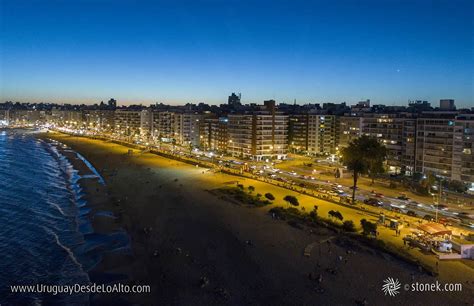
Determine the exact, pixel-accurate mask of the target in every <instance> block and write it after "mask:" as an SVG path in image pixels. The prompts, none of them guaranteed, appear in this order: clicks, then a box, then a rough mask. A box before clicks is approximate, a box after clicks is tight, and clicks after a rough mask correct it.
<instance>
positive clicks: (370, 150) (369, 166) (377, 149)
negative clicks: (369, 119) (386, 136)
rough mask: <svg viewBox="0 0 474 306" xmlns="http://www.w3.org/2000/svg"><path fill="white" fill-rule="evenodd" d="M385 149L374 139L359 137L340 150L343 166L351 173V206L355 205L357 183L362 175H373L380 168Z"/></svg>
mask: <svg viewBox="0 0 474 306" xmlns="http://www.w3.org/2000/svg"><path fill="white" fill-rule="evenodd" d="M386 154H387V152H386V149H385V147H384V146H383V145H382V144H380V143H379V142H378V141H377V139H376V138H373V137H368V136H361V137H359V138H357V139H355V140H353V141H351V143H350V144H349V146H348V147H346V148H344V149H343V150H342V161H343V164H344V165H345V166H346V167H347V169H349V170H350V171H352V177H353V182H354V183H353V186H352V204H355V195H356V189H357V181H358V179H359V177H360V176H361V175H362V174H367V173H369V171H371V170H372V172H371V173H373V174H374V175H375V173H377V172H378V171H380V169H381V168H383V162H384V160H385V157H386Z"/></svg>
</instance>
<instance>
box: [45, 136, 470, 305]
mask: <svg viewBox="0 0 474 306" xmlns="http://www.w3.org/2000/svg"><path fill="white" fill-rule="evenodd" d="M47 137H51V138H54V139H57V140H58V141H60V142H63V143H66V144H68V145H69V146H71V147H72V148H73V149H74V150H76V151H77V152H80V153H81V154H82V155H83V156H84V157H85V158H87V159H88V160H89V161H90V162H91V163H92V165H94V166H95V168H96V169H97V170H98V171H99V172H100V173H101V175H102V176H103V177H104V179H105V182H106V186H105V187H103V189H101V188H99V189H97V188H98V187H97V186H95V185H94V183H93V181H92V180H87V181H85V184H84V185H85V189H86V191H87V193H88V194H89V196H88V200H89V201H90V202H91V203H92V204H91V205H92V207H94V209H97V210H105V211H112V212H113V213H114V214H115V215H116V216H117V219H111V218H98V219H94V220H92V221H93V226H94V229H95V230H96V231H99V232H104V233H105V232H110V231H113V230H114V229H117V228H123V229H125V230H126V231H127V232H128V233H129V235H130V239H131V248H132V253H131V254H124V253H110V254H107V255H106V256H105V257H104V259H103V261H102V262H101V263H100V264H99V265H98V266H97V267H96V268H95V269H94V270H93V271H91V273H90V275H91V279H93V280H94V277H97V278H100V275H103V274H104V273H111V274H116V275H127V276H128V279H129V281H128V282H129V283H131V284H146V285H151V287H152V292H151V293H150V294H124V295H121V296H118V295H105V294H104V295H99V296H94V297H92V302H93V303H95V304H104V303H110V302H112V301H114V302H115V304H118V301H124V302H127V303H138V304H146V305H211V304H212V305H222V304H229V305H244V304H245V305H247V304H253V305H261V304H264V305H267V304H277V305H315V304H321V305H356V303H357V301H360V302H361V301H363V300H366V301H367V304H368V305H403V304H407V305H429V304H433V305H434V304H439V305H465V304H468V305H470V304H472V302H473V298H472V285H470V284H465V288H464V290H463V292H461V293H445V292H444V293H439V292H438V293H426V292H425V293H420V292H418V293H413V292H405V291H403V290H402V292H401V293H400V294H399V295H397V296H396V297H390V296H385V295H384V294H383V292H382V291H381V286H382V284H383V280H384V279H386V278H387V277H394V278H398V279H399V280H400V282H401V283H402V284H406V283H411V282H412V278H413V277H414V280H415V281H418V282H423V283H432V282H435V281H436V278H434V277H431V276H428V275H426V274H424V273H420V272H419V271H418V269H417V267H414V266H412V265H409V264H407V263H405V262H402V261H400V260H397V259H395V258H393V257H391V256H389V255H387V254H384V253H381V252H378V251H375V250H373V249H371V248H368V247H366V246H363V245H361V244H359V243H357V242H354V241H353V240H351V239H347V238H345V237H343V236H342V237H341V236H338V235H337V234H336V233H334V232H332V231H330V230H328V229H326V228H320V229H318V230H316V231H314V232H313V233H310V232H309V230H307V229H306V230H300V229H295V228H293V227H291V226H289V225H288V224H286V223H285V222H284V221H279V220H273V219H272V218H271V217H270V216H269V215H268V213H267V212H268V210H269V209H270V207H269V206H267V207H263V208H248V207H244V206H239V205H235V204H233V203H230V202H226V201H223V200H221V199H219V198H218V197H216V196H215V195H213V194H212V193H211V192H209V190H212V189H215V188H219V187H222V186H224V185H228V184H230V183H231V182H234V181H240V182H241V183H244V184H245V185H249V184H253V185H255V186H256V187H257V190H256V192H261V193H264V192H266V190H267V189H265V191H264V190H261V191H260V186H263V183H257V182H255V183H254V182H252V181H251V180H249V179H243V178H240V177H234V176H229V175H224V174H216V173H213V172H210V171H205V170H206V169H202V168H196V167H193V166H192V165H188V164H184V163H180V162H177V161H174V160H169V159H166V158H162V157H158V156H156V155H152V154H148V153H145V154H141V153H139V151H138V150H134V154H133V155H131V156H130V155H128V154H127V151H128V150H129V148H126V147H123V146H120V145H117V144H113V143H105V142H102V141H97V140H91V139H86V138H78V137H72V136H65V135H60V134H49V135H48V136H47ZM203 171H204V173H203ZM88 184H91V185H88ZM268 188H271V190H272V193H273V192H274V191H273V190H275V192H274V194H275V195H276V194H278V192H280V193H282V192H285V193H287V194H289V193H290V192H288V191H278V190H276V189H278V188H279V187H275V186H271V187H268ZM280 189H281V188H280ZM269 190H270V189H269ZM101 219H103V220H101ZM145 228H146V229H147V230H146V231H144V229H145ZM327 239H331V240H330V241H331V242H329V243H327V242H325V241H326V240H327ZM248 241H250V243H249V242H248ZM314 242H317V244H316V247H315V248H314V249H313V251H312V253H311V256H310V257H305V256H303V251H304V249H305V247H306V246H307V245H308V244H311V243H314ZM319 242H321V243H319ZM339 256H341V257H342V260H340V259H339ZM310 273H311V276H310ZM402 289H403V287H402ZM118 299H120V300H118Z"/></svg>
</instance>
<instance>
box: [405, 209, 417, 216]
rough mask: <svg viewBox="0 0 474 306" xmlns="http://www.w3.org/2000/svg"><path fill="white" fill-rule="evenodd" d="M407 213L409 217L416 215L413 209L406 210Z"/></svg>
mask: <svg viewBox="0 0 474 306" xmlns="http://www.w3.org/2000/svg"><path fill="white" fill-rule="evenodd" d="M407 215H408V216H410V217H416V213H415V212H414V211H413V210H409V211H407Z"/></svg>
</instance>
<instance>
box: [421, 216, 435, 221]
mask: <svg viewBox="0 0 474 306" xmlns="http://www.w3.org/2000/svg"><path fill="white" fill-rule="evenodd" d="M423 219H425V220H428V221H434V219H435V218H434V217H433V216H432V215H425V216H424V217H423Z"/></svg>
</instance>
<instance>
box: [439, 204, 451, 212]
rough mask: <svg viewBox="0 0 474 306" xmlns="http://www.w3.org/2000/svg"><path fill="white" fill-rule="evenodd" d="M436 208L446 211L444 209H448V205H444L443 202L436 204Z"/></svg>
mask: <svg viewBox="0 0 474 306" xmlns="http://www.w3.org/2000/svg"><path fill="white" fill-rule="evenodd" d="M438 209H440V210H445V211H446V210H448V209H449V207H448V206H447V205H444V204H439V205H438Z"/></svg>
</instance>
